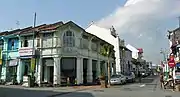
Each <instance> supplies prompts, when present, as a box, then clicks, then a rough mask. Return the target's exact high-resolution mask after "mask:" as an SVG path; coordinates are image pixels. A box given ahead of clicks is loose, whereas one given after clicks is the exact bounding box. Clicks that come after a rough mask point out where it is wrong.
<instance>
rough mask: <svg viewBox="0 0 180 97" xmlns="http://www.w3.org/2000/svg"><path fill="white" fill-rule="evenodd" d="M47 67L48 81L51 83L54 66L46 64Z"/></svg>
mask: <svg viewBox="0 0 180 97" xmlns="http://www.w3.org/2000/svg"><path fill="white" fill-rule="evenodd" d="M48 67H49V76H50V77H49V81H50V83H53V79H54V66H48Z"/></svg>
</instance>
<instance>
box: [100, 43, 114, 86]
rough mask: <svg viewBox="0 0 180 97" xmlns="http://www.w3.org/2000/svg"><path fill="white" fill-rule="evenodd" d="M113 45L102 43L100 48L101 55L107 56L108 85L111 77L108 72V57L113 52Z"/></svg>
mask: <svg viewBox="0 0 180 97" xmlns="http://www.w3.org/2000/svg"><path fill="white" fill-rule="evenodd" d="M113 48H114V47H113V46H110V45H108V44H104V45H103V46H102V48H101V54H102V55H103V56H106V57H108V82H109V83H108V84H109V86H110V79H111V73H110V57H111V56H112V55H113V54H114V50H113Z"/></svg>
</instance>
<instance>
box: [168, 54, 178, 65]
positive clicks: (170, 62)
mask: <svg viewBox="0 0 180 97" xmlns="http://www.w3.org/2000/svg"><path fill="white" fill-rule="evenodd" d="M168 65H169V67H170V68H173V67H175V66H176V62H175V60H174V56H170V59H169V62H168Z"/></svg>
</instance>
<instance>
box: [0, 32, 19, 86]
mask: <svg viewBox="0 0 180 97" xmlns="http://www.w3.org/2000/svg"><path fill="white" fill-rule="evenodd" d="M16 32H18V31H11V32H2V33H1V35H0V37H1V41H3V49H2V66H1V80H3V81H5V82H11V81H12V80H13V79H16V81H17V82H18V83H20V80H21V75H20V70H21V67H20V65H19V59H18V57H19V52H18V51H19V48H20V47H21V42H20V40H19V36H18V35H16V34H14V33H16Z"/></svg>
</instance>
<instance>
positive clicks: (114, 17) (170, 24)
mask: <svg viewBox="0 0 180 97" xmlns="http://www.w3.org/2000/svg"><path fill="white" fill-rule="evenodd" d="M131 1H133V3H126V4H125V5H126V6H123V7H120V8H118V9H117V10H115V11H114V12H113V13H112V14H110V15H109V16H107V17H104V18H103V19H101V20H100V21H98V22H97V25H99V26H101V27H105V28H110V27H111V26H112V25H113V26H114V27H115V28H116V30H117V33H118V34H120V36H121V37H122V38H125V39H126V40H127V42H128V43H133V44H135V45H136V46H139V47H142V48H144V49H145V56H148V57H150V58H151V60H155V59H154V58H155V57H153V55H156V56H157V55H158V54H157V53H158V52H159V51H158V52H157V50H159V49H160V48H162V47H166V46H168V41H167V39H166V37H164V36H166V33H167V29H172V28H175V27H177V26H175V25H177V23H178V22H177V17H178V16H179V15H180V6H179V5H180V0H131ZM129 2H130V1H129ZM148 37H151V38H148ZM139 38H141V40H142V41H139V40H137V39H139ZM150 42H151V43H154V45H153V46H152V45H148V43H150ZM155 53H156V54H155Z"/></svg>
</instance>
